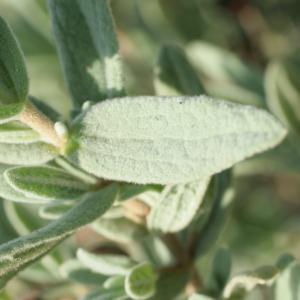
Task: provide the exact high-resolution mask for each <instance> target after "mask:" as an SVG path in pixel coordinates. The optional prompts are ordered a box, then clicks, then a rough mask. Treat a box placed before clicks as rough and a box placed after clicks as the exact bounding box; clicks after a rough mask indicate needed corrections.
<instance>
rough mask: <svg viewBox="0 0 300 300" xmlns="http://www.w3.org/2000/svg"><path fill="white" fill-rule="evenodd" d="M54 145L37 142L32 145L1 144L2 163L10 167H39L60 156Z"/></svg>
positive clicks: (0, 158) (0, 161) (0, 157)
mask: <svg viewBox="0 0 300 300" xmlns="http://www.w3.org/2000/svg"><path fill="white" fill-rule="evenodd" d="M58 155H59V153H58V152H57V149H56V148H54V147H53V146H52V145H49V144H46V143H42V142H37V143H30V144H4V143H2V144H1V143H0V163H3V164H10V165H39V164H44V163H46V162H48V161H50V160H52V159H53V158H54V157H56V156H58Z"/></svg>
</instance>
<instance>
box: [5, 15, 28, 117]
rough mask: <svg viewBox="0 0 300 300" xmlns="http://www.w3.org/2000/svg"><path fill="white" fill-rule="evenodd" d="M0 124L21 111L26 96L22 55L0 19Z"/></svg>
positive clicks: (10, 31)
mask: <svg viewBox="0 0 300 300" xmlns="http://www.w3.org/2000/svg"><path fill="white" fill-rule="evenodd" d="M0 41H1V47H0V108H1V110H0V111H1V113H0V123H3V122H6V121H9V120H11V119H13V118H14V117H15V116H16V115H17V114H19V113H20V112H21V111H22V108H23V105H24V103H25V101H26V99H27V95H28V76H27V72H26V67H25V63H24V57H23V53H22V52H21V49H20V47H19V44H18V42H17V40H16V38H15V36H14V34H13V32H12V30H11V29H10V27H9V25H8V24H7V23H6V21H5V20H4V19H3V18H2V17H0Z"/></svg>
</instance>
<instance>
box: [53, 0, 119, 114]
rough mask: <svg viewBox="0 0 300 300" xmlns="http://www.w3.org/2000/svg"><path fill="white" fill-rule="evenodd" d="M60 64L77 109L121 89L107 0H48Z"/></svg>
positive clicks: (114, 38) (115, 41)
mask: <svg viewBox="0 0 300 300" xmlns="http://www.w3.org/2000/svg"><path fill="white" fill-rule="evenodd" d="M49 8H50V13H51V16H52V24H53V30H54V35H55V39H56V43H57V48H58V52H59V56H60V61H61V65H62V67H63V69H64V75H65V78H66V82H67V85H68V87H69V90H70V93H71V95H72V98H73V103H74V106H75V108H76V109H80V108H81V106H82V104H83V103H84V102H85V101H87V100H90V101H94V102H96V101H101V100H104V99H107V98H110V97H115V96H120V95H121V94H122V93H123V75H122V66H121V62H120V57H119V54H118V42H117V39H116V36H115V33H114V25H113V20H112V16H111V12H110V7H109V1H107V0H101V1H95V0H50V1H49Z"/></svg>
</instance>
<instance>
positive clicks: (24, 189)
mask: <svg viewBox="0 0 300 300" xmlns="http://www.w3.org/2000/svg"><path fill="white" fill-rule="evenodd" d="M4 177H5V179H6V181H7V183H8V184H9V185H10V186H11V187H12V188H13V189H15V190H16V191H18V192H21V193H23V194H24V195H25V196H26V197H27V198H36V199H40V200H45V201H51V200H58V201H59V200H61V201H63V200H72V199H76V198H77V199H78V198H79V197H80V196H81V195H83V194H84V193H86V192H87V191H88V186H87V185H86V184H84V183H82V182H80V181H79V180H78V179H77V178H75V177H73V176H72V175H70V174H69V173H67V172H65V171H63V170H61V169H58V168H54V167H46V166H45V167H41V166H40V167H16V168H11V169H8V170H6V171H5V173H4Z"/></svg>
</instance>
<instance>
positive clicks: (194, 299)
mask: <svg viewBox="0 0 300 300" xmlns="http://www.w3.org/2000/svg"><path fill="white" fill-rule="evenodd" d="M189 300H214V299H213V298H210V297H208V296H206V295H200V294H194V295H192V296H191V297H190V298H189Z"/></svg>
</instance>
